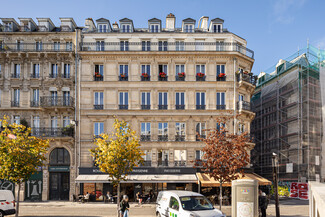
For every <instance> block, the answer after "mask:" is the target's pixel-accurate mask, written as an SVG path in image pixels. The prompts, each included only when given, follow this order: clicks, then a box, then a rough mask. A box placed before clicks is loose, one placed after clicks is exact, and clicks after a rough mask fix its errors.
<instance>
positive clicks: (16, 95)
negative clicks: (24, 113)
mask: <svg viewBox="0 0 325 217" xmlns="http://www.w3.org/2000/svg"><path fill="white" fill-rule="evenodd" d="M19 102H20V90H19V89H14V90H13V96H12V102H11V106H12V107H19Z"/></svg>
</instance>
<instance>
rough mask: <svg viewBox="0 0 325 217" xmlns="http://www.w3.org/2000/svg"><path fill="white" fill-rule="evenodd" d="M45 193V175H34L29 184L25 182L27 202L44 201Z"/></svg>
mask: <svg viewBox="0 0 325 217" xmlns="http://www.w3.org/2000/svg"><path fill="white" fill-rule="evenodd" d="M42 191H43V173H42V172H36V173H34V174H33V175H32V176H31V177H30V178H29V180H27V182H25V200H26V201H42Z"/></svg>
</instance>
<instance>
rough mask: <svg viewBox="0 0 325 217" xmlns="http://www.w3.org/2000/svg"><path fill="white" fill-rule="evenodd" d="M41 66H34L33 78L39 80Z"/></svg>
mask: <svg viewBox="0 0 325 217" xmlns="http://www.w3.org/2000/svg"><path fill="white" fill-rule="evenodd" d="M39 69H40V67H39V64H34V65H33V74H32V78H39V72H40V71H39Z"/></svg>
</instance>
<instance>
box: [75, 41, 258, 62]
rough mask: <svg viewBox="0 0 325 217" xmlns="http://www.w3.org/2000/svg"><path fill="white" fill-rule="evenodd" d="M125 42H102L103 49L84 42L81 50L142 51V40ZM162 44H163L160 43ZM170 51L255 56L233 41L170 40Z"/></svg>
mask: <svg viewBox="0 0 325 217" xmlns="http://www.w3.org/2000/svg"><path fill="white" fill-rule="evenodd" d="M124 44H125V42H122V43H120V42H105V43H103V44H101V49H98V45H97V43H96V42H83V43H81V51H98V52H100V51H120V52H127V51H142V42H128V49H127V51H125V49H121V48H124V47H123V46H121V45H124ZM160 46H161V45H160ZM164 46H166V48H167V50H168V51H177V52H186V51H195V52H207V51H210V52H211V51H214V52H231V51H232V52H239V53H241V54H243V55H245V56H248V57H250V58H252V59H253V58H254V51H252V50H250V49H248V48H246V47H244V46H242V45H240V44H237V43H233V42H225V43H219V42H184V43H182V45H180V44H179V43H178V42H168V43H167V44H166V45H164ZM153 51H159V42H151V43H150V51H146V52H153Z"/></svg>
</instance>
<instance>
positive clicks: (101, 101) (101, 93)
mask: <svg viewBox="0 0 325 217" xmlns="http://www.w3.org/2000/svg"><path fill="white" fill-rule="evenodd" d="M99 103H100V105H103V104H104V93H103V92H100V99H99Z"/></svg>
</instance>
